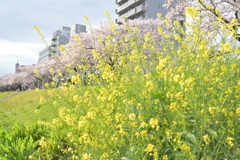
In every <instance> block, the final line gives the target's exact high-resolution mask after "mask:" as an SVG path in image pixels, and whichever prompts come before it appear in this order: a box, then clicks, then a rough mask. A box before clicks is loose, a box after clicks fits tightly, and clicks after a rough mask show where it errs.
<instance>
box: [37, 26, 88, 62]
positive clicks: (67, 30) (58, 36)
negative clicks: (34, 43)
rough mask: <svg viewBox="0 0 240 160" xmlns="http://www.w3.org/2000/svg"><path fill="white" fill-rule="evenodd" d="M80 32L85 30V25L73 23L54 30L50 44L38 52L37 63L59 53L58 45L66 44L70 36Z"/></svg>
mask: <svg viewBox="0 0 240 160" xmlns="http://www.w3.org/2000/svg"><path fill="white" fill-rule="evenodd" d="M80 32H86V26H85V25H80V24H74V25H73V26H72V27H65V26H63V27H62V28H61V29H59V30H57V31H55V32H54V33H53V36H52V39H51V40H52V42H51V45H49V46H47V47H46V48H44V49H43V50H42V51H40V52H39V58H38V63H41V62H42V61H45V60H48V59H49V58H50V57H51V56H53V55H57V56H58V55H60V52H59V49H58V48H59V46H60V45H65V44H67V43H68V42H69V38H70V37H73V36H74V35H75V34H78V33H80Z"/></svg>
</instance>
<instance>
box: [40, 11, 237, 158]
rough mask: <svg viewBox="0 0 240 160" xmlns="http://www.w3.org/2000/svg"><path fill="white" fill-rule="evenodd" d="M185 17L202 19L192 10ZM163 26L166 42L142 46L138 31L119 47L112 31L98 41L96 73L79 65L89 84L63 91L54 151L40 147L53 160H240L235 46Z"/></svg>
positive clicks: (75, 83)
mask: <svg viewBox="0 0 240 160" xmlns="http://www.w3.org/2000/svg"><path fill="white" fill-rule="evenodd" d="M186 13H187V14H189V15H191V16H192V17H197V16H198V14H199V13H198V11H197V10H196V9H193V8H188V9H187V10H186ZM106 15H107V16H108V17H109V13H106ZM85 18H86V19H87V20H88V21H89V19H88V17H85ZM165 21H166V23H167V29H166V28H164V27H158V32H159V34H161V35H162V39H163V40H162V41H160V42H157V41H156V39H155V37H154V35H152V34H151V33H150V32H149V33H146V34H145V35H144V36H143V37H142V39H141V38H140V37H138V32H139V30H138V29H137V28H131V27H129V26H127V25H126V26H125V27H126V29H125V31H126V32H129V34H122V35H121V36H122V38H123V39H124V40H123V41H121V40H119V39H120V38H121V37H120V36H119V34H118V33H117V29H116V27H115V26H114V25H113V24H112V23H110V27H111V28H110V31H111V34H110V35H109V36H106V37H102V36H95V38H96V37H98V38H99V39H98V40H96V44H95V45H96V46H98V45H99V46H100V45H101V44H102V43H103V41H105V42H104V43H105V46H104V47H103V48H102V49H101V50H97V49H94V50H92V53H93V57H94V60H95V61H96V62H97V63H96V66H94V67H95V68H94V71H95V72H92V70H90V69H88V68H87V67H86V66H84V65H83V64H79V68H85V69H84V71H85V72H86V74H85V75H88V76H87V78H86V79H85V81H83V80H82V79H81V76H80V74H78V73H74V74H72V77H71V82H69V83H63V84H62V86H61V87H60V88H59V95H58V96H57V97H58V99H56V102H55V103H54V106H57V107H58V108H59V112H58V118H56V119H53V120H52V122H51V123H49V124H48V126H50V127H51V129H52V132H53V133H52V136H53V137H54V138H53V139H52V141H47V142H48V143H50V144H48V145H44V142H46V140H42V141H41V146H44V147H45V150H46V151H47V152H46V153H48V155H51V154H52V155H54V154H56V153H59V155H62V156H63V157H64V159H164V160H167V159H207V158H208V157H209V155H211V157H213V159H214V158H219V157H221V158H226V157H231V156H235V157H231V158H236V157H237V155H236V153H237V152H239V143H238V142H237V135H239V127H238V123H237V121H239V116H240V109H239V105H240V102H239V91H240V89H239V88H240V80H239V77H240V76H239V73H240V70H239V68H240V63H239V59H237V58H236V57H231V58H229V57H228V56H227V52H230V51H234V50H235V48H234V46H230V45H229V44H228V43H223V44H221V46H209V45H208V44H212V43H210V41H209V38H206V37H208V36H210V35H208V33H203V32H199V26H198V28H197V27H196V26H195V25H197V24H198V23H196V24H193V25H189V27H190V28H189V29H190V30H192V32H189V33H188V34H184V35H182V33H184V31H183V29H182V28H181V27H180V26H179V25H180V24H179V23H178V22H171V21H170V20H165ZM196 21H199V19H197V18H196ZM169 30H171V31H172V32H173V34H171V33H169ZM74 39H76V40H77V41H78V42H80V41H81V40H80V37H77V36H75V37H74ZM113 40H118V41H113ZM176 40H177V41H176ZM115 42H116V43H115ZM79 45H81V46H82V45H83V44H82V43H81V44H79ZM118 46H123V47H118ZM217 47H218V48H217ZM236 54H238V55H239V52H238V53H236ZM69 68H71V66H70V67H69ZM50 72H53V71H50ZM52 94H54V92H52ZM56 146H58V147H56ZM226 149H227V150H228V153H225V152H224V151H225V150H226ZM45 156H47V154H45ZM49 157H50V156H49Z"/></svg>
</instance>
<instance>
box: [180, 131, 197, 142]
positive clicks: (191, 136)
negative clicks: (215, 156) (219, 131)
mask: <svg viewBox="0 0 240 160" xmlns="http://www.w3.org/2000/svg"><path fill="white" fill-rule="evenodd" d="M183 137H185V138H187V139H189V140H190V141H191V142H193V143H194V144H196V143H197V138H196V137H195V136H194V135H193V134H192V133H190V132H185V131H184V132H183Z"/></svg>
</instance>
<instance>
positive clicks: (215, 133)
mask: <svg viewBox="0 0 240 160" xmlns="http://www.w3.org/2000/svg"><path fill="white" fill-rule="evenodd" d="M207 131H208V132H209V133H210V134H212V135H213V136H214V137H217V132H216V131H214V130H212V129H207Z"/></svg>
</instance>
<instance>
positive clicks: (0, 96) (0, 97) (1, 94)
mask: <svg viewBox="0 0 240 160" xmlns="http://www.w3.org/2000/svg"><path fill="white" fill-rule="evenodd" d="M14 93H16V91H13V92H0V99H2V98H5V97H7V96H9V95H11V94H14Z"/></svg>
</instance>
